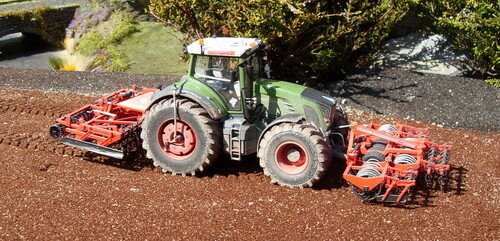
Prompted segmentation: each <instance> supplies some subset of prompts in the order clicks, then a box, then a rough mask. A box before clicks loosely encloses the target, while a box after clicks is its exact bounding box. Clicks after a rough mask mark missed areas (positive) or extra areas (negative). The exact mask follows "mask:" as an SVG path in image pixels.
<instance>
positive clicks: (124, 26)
mask: <svg viewBox="0 0 500 241" xmlns="http://www.w3.org/2000/svg"><path fill="white" fill-rule="evenodd" d="M137 31H138V28H137V22H136V21H134V20H133V19H131V18H129V17H125V18H124V19H123V20H122V21H121V22H120V23H118V24H117V25H116V26H115V27H114V29H113V31H112V32H111V34H110V35H109V36H108V37H107V38H106V39H105V40H104V42H103V43H102V46H103V47H104V46H108V45H111V44H119V43H120V42H121V41H122V40H123V39H124V38H125V37H127V36H129V35H131V34H132V33H134V32H137Z"/></svg>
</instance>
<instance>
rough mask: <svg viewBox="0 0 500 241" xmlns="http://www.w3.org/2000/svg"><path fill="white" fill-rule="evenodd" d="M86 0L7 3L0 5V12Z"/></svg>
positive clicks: (79, 2)
mask: <svg viewBox="0 0 500 241" xmlns="http://www.w3.org/2000/svg"><path fill="white" fill-rule="evenodd" d="M86 2H87V0H46V1H35V2H24V3H17V4H9V5H6V6H0V12H2V11H6V10H17V9H29V8H35V7H39V6H63V5H68V4H73V3H76V4H84V3H86Z"/></svg>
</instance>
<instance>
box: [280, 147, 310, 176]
mask: <svg viewBox="0 0 500 241" xmlns="http://www.w3.org/2000/svg"><path fill="white" fill-rule="evenodd" d="M274 158H275V160H276V164H277V165H278V167H279V168H280V169H281V171H283V172H284V173H286V174H290V175H297V174H300V173H303V172H304V171H305V170H306V169H307V166H308V164H309V158H308V156H307V153H306V151H305V149H304V148H303V147H302V146H301V145H300V144H299V143H297V142H294V141H287V142H283V143H281V144H280V145H279V146H278V148H276V152H275V156H274Z"/></svg>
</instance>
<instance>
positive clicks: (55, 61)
mask: <svg viewBox="0 0 500 241" xmlns="http://www.w3.org/2000/svg"><path fill="white" fill-rule="evenodd" d="M49 63H50V66H51V67H52V68H53V69H56V70H59V69H62V68H63V67H64V60H63V59H62V58H60V57H50V58H49Z"/></svg>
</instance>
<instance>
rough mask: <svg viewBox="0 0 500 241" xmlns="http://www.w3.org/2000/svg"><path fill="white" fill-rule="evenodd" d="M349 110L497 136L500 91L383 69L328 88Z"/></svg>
mask: <svg viewBox="0 0 500 241" xmlns="http://www.w3.org/2000/svg"><path fill="white" fill-rule="evenodd" d="M331 89H333V91H331V94H332V96H336V97H339V98H338V99H340V100H344V101H345V104H346V105H347V106H348V107H352V108H355V109H361V110H365V111H370V112H374V113H377V114H384V115H393V116H398V117H401V118H407V119H416V120H422V121H426V122H429V123H435V124H436V125H444V126H447V127H452V128H458V129H472V130H474V131H478V132H500V111H499V110H500V88H496V87H494V86H492V85H490V84H488V83H486V82H484V81H482V80H479V79H472V78H465V77H455V76H444V75H434V74H422V73H415V72H411V71H406V70H396V69H391V70H385V71H381V72H378V73H373V74H357V75H351V76H349V77H348V78H347V79H346V80H345V81H341V82H338V83H335V84H332V86H331Z"/></svg>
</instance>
